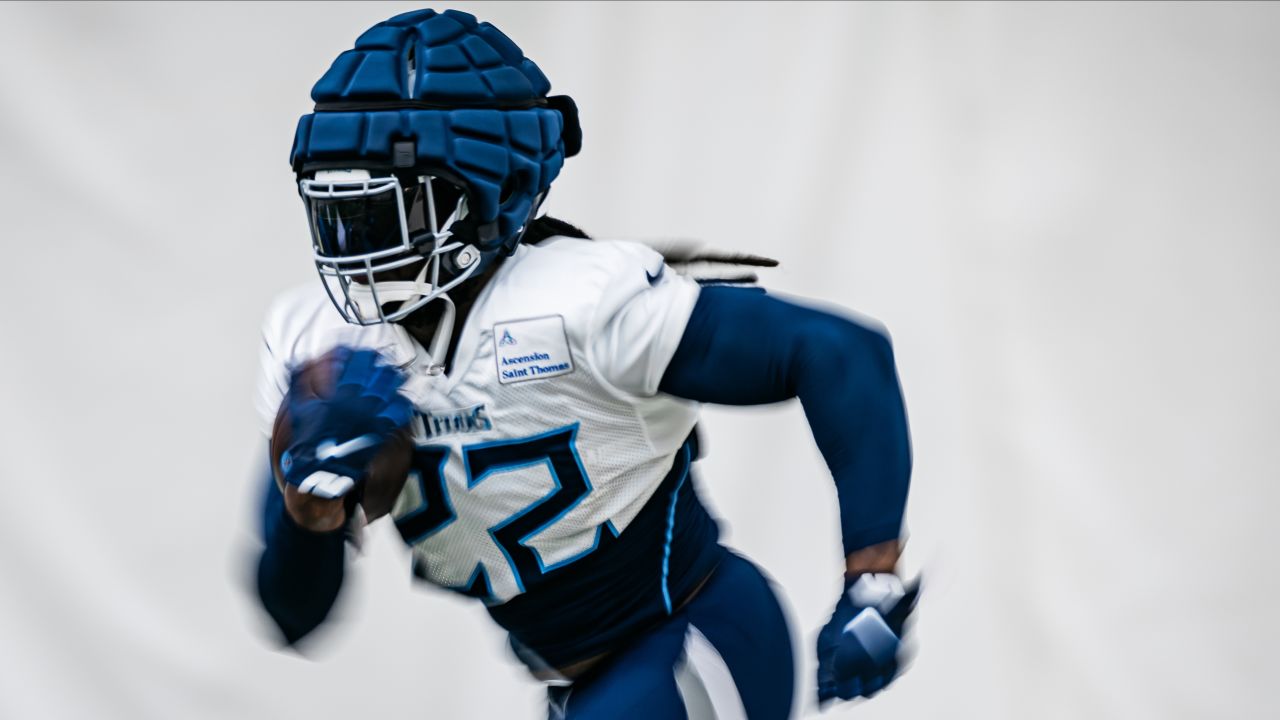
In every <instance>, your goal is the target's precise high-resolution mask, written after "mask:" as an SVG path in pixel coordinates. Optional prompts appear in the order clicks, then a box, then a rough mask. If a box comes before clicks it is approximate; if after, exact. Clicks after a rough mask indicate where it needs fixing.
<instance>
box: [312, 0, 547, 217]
mask: <svg viewBox="0 0 1280 720" xmlns="http://www.w3.org/2000/svg"><path fill="white" fill-rule="evenodd" d="M411 61H412V62H411ZM410 67H412V68H414V70H413V74H414V76H415V78H414V81H413V82H412V83H411V82H410V80H409V72H408V71H409V68H410ZM411 88H412V92H410V90H411ZM550 89H551V83H550V82H548V81H547V78H546V77H545V76H544V75H543V74H542V71H540V70H539V69H538V66H537V65H535V64H534V63H533V61H532V60H529V59H528V58H526V57H525V56H524V53H523V52H521V50H520V48H519V47H518V46H517V45H516V44H515V43H514V42H512V41H511V39H510V38H508V37H507V36H506V35H504V34H503V33H502V32H501V31H500V30H498V29H497V28H495V27H494V26H492V25H490V24H489V23H481V22H477V21H476V19H475V17H474V16H472V15H469V14H467V13H463V12H458V11H456V10H446V11H444V12H442V13H437V12H435V11H434V10H417V11H414V12H409V13H404V14H402V15H397V16H395V17H393V18H391V19H389V20H385V21H383V22H380V23H378V24H377V25H374V26H373V27H371V28H369V29H368V30H366V31H365V32H364V33H363V34H362V35H361V36H360V37H359V38H357V39H356V43H355V47H354V48H353V49H351V50H347V51H345V52H343V53H342V54H341V55H339V56H338V57H337V59H336V60H334V61H333V65H332V66H330V68H329V70H328V72H326V73H325V74H324V76H323V77H321V78H320V80H319V82H317V83H316V84H315V86H314V87H313V88H312V90H311V98H312V99H313V100H315V102H316V112H314V113H311V114H309V115H304V116H302V118H301V119H300V120H299V121H298V129H297V133H296V134H295V136H294V142H293V151H292V153H291V154H290V163H291V164H292V165H293V169H294V171H295V172H297V173H304V172H308V171H310V170H315V169H320V168H336V167H368V168H385V169H392V168H393V147H394V146H395V145H396V144H397V143H405V142H412V143H413V146H414V155H415V160H416V164H415V166H414V167H415V169H416V170H421V171H427V172H430V171H434V172H436V173H437V174H440V175H444V176H446V177H450V178H451V179H453V180H458V181H462V182H463V184H464V185H466V187H467V190H468V197H469V206H470V212H471V213H473V214H475V215H476V219H477V220H478V221H479V222H481V223H493V222H496V223H497V224H498V228H497V231H498V233H497V234H498V237H499V240H505V239H507V238H510V237H511V236H513V235H514V234H515V233H516V232H517V231H518V230H519V228H520V226H521V225H522V224H524V222H525V221H526V220H527V219H528V217H529V214H530V211H531V209H532V206H533V202H534V199H535V197H536V196H537V195H538V194H539V193H541V192H543V191H545V190H546V189H547V188H548V187H550V186H551V181H552V180H554V179H555V177H556V175H558V174H559V173H560V168H561V166H562V165H563V164H564V157H565V147H564V141H563V139H562V135H563V132H564V119H563V117H562V116H561V114H560V113H559V112H557V111H556V110H552V109H550V108H548V107H546V99H545V98H546V95H547V92H548V91H550Z"/></svg>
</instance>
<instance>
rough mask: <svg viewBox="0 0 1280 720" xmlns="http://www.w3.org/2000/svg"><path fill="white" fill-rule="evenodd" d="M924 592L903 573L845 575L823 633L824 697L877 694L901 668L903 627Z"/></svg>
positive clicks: (820, 672)
mask: <svg viewBox="0 0 1280 720" xmlns="http://www.w3.org/2000/svg"><path fill="white" fill-rule="evenodd" d="M919 594H920V581H919V580H918V579H917V580H916V581H915V582H914V583H912V585H911V587H909V588H904V587H903V585H902V581H901V580H899V579H898V576H897V575H893V574H890V573H864V574H862V575H859V576H857V577H856V578H854V579H852V580H846V581H845V588H844V592H843V593H841V595H840V600H839V602H837V603H836V609H835V612H834V613H832V615H831V620H830V621H828V622H827V625H826V627H824V628H822V632H820V633H818V703H819V704H820V705H821V704H825V703H827V702H828V701H830V700H833V699H835V698H840V699H842V700H850V699H853V698H855V697H871V696H872V695H875V694H876V693H878V692H880V690H882V689H884V687H885V686H886V685H888V684H889V683H890V682H892V681H893V679H894V677H895V676H897V674H898V670H899V661H900V659H901V658H900V650H901V649H902V632H903V628H904V625H905V624H906V621H907V617H908V616H909V615H910V614H911V610H912V609H913V608H914V607H915V605H916V598H917V597H918V596H919Z"/></svg>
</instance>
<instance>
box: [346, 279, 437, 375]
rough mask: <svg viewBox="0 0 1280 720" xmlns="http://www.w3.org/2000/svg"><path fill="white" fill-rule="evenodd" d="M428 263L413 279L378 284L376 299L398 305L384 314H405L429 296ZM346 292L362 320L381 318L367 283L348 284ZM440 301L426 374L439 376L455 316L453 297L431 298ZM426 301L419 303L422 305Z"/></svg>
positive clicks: (372, 320)
mask: <svg viewBox="0 0 1280 720" xmlns="http://www.w3.org/2000/svg"><path fill="white" fill-rule="evenodd" d="M430 266H431V263H429V262H427V263H423V265H422V270H421V271H419V272H418V277H416V278H414V279H413V280H389V281H386V282H380V283H378V296H377V301H381V302H382V303H384V304H385V303H396V302H398V303H399V305H398V306H397V307H396V309H395V311H394V312H391V313H389V314H388V316H394V315H398V314H399V313H401V312H404V313H405V315H408V312H407V311H409V310H412V309H416V308H415V307H414V304H415V303H416V302H418V301H419V300H421V299H422V298H424V297H426V296H428V295H430V294H431V293H432V291H433V290H434V288H433V287H432V286H431V284H430V283H427V282H424V281H425V280H426V279H427V270H428V269H429V268H430ZM347 294H348V296H349V297H350V298H351V301H352V303H353V304H354V305H355V309H356V311H357V312H358V313H359V315H360V318H361V319H362V320H365V321H368V322H377V321H379V320H382V316H381V315H380V314H379V312H378V310H379V308H378V303H377V301H375V299H374V295H373V289H372V288H371V287H370V286H368V285H362V284H359V283H351V285H350V287H348V288H347ZM436 300H440V301H443V303H444V307H443V308H442V309H441V311H440V319H439V320H437V321H436V328H435V334H434V335H432V337H431V344H430V346H429V347H428V348H427V355H428V365H427V373H428V374H431V375H440V374H442V373H444V365H445V360H446V358H447V356H448V353H449V340H450V339H451V338H452V337H453V323H454V318H455V317H456V315H457V309H456V308H455V307H454V304H453V299H452V298H450V297H449V294H448V293H441V294H439V295H437V296H435V297H434V298H432V301H433V302H434V301H436ZM425 305H426V303H424V304H423V306H424V307H425Z"/></svg>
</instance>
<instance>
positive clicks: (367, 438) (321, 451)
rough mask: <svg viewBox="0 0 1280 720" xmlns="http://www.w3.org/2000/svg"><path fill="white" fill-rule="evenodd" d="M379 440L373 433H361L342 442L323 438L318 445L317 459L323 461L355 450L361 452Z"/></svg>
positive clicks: (343, 455)
mask: <svg viewBox="0 0 1280 720" xmlns="http://www.w3.org/2000/svg"><path fill="white" fill-rule="evenodd" d="M377 441H378V439H377V438H376V437H374V436H373V435H361V436H360V437H358V438H352V439H351V440H348V441H346V442H344V443H341V444H337V443H334V442H333V441H332V440H322V441H320V444H319V445H316V459H317V460H322V461H323V460H329V459H331V458H340V457H345V456H347V455H350V454H351V453H353V452H359V451H361V450H363V449H365V448H367V447H369V446H371V445H373V444H374V443H376V442H377Z"/></svg>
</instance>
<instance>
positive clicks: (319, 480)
mask: <svg viewBox="0 0 1280 720" xmlns="http://www.w3.org/2000/svg"><path fill="white" fill-rule="evenodd" d="M355 486H356V481H355V480H352V479H351V478H349V477H346V476H345V475H337V474H335V473H331V472H326V471H324V470H317V471H315V472H313V473H311V474H310V475H308V476H307V479H306V480H303V481H302V482H301V483H300V484H299V485H298V492H302V493H306V494H308V495H315V496H316V497H322V498H328V499H330V500H332V499H334V498H339V497H342V496H343V495H346V494H347V493H348V492H349V491H350V490H351V488H353V487H355Z"/></svg>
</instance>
